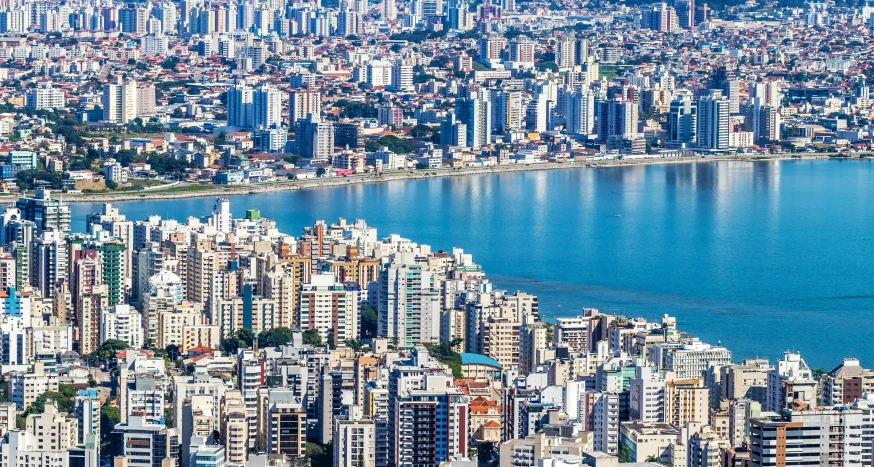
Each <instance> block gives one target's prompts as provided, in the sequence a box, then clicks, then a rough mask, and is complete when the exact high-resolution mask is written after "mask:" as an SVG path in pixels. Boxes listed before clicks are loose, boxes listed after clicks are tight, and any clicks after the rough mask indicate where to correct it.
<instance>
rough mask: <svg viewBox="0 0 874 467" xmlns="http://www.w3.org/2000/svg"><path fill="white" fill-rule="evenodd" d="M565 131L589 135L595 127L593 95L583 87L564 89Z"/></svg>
mask: <svg viewBox="0 0 874 467" xmlns="http://www.w3.org/2000/svg"><path fill="white" fill-rule="evenodd" d="M563 98H564V103H563V107H562V108H563V111H564V117H565V131H566V132H567V133H570V134H573V135H589V134H592V133H593V132H594V128H595V96H594V94H592V93H591V92H588V91H587V90H586V89H584V88H583V87H580V88H577V89H576V90H571V89H566V92H565V93H564V95H563Z"/></svg>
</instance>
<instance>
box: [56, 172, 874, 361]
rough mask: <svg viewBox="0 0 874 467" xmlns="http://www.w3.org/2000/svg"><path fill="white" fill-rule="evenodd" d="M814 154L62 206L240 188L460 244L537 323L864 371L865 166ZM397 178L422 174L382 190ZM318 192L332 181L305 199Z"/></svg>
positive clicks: (260, 200)
mask: <svg viewBox="0 0 874 467" xmlns="http://www.w3.org/2000/svg"><path fill="white" fill-rule="evenodd" d="M821 158H822V157H817V156H807V157H803V158H790V157H766V158H764V157H738V158H734V157H730V158H706V159H700V158H696V159H679V160H677V159H656V160H643V161H632V162H622V161H608V162H601V163H594V164H582V163H572V164H545V163H544V164H536V165H534V164H532V165H531V166H520V167H512V166H511V167H510V169H513V170H508V169H504V168H503V167H502V168H498V169H497V170H490V169H485V170H483V169H468V170H462V171H457V172H455V171H446V173H439V171H438V173H439V175H438V176H428V177H423V176H422V175H421V174H420V173H418V174H417V173H413V174H410V173H406V172H402V173H393V174H386V175H385V176H384V177H381V178H380V179H379V180H373V179H372V178H371V177H350V178H351V180H345V179H342V178H339V179H315V180H306V181H303V180H302V181H300V182H298V183H297V184H295V185H296V186H290V187H284V186H278V187H277V186H271V185H280V184H271V185H247V186H241V187H239V189H233V190H221V191H219V190H204V191H199V192H187V193H186V192H182V193H166V194H161V193H148V194H145V197H140V196H138V195H139V194H142V193H137V194H136V195H134V196H133V197H128V198H125V199H114V198H112V199H111V198H109V196H99V195H97V196H95V195H90V196H84V199H77V200H76V201H81V202H77V203H75V204H72V210H73V222H74V225H73V227H74V230H81V229H82V228H84V215H85V214H87V213H89V212H95V211H97V210H99V208H100V203H103V202H110V201H111V202H113V203H116V202H117V203H118V205H117V206H118V208H119V209H120V210H121V212H122V213H123V214H126V215H127V216H128V218H129V219H131V220H140V219H143V218H145V217H146V216H147V215H151V214H156V215H161V216H162V217H164V218H175V219H179V220H183V219H184V218H185V217H187V216H203V215H207V214H208V213H209V210H210V209H211V206H212V201H213V200H212V199H211V198H214V197H216V196H230V195H232V194H233V195H250V196H233V197H231V198H230V199H231V206H232V210H233V212H234V214H235V215H237V216H242V214H243V211H244V210H245V209H249V208H254V209H260V210H261V212H262V215H264V216H265V217H272V218H275V219H276V220H277V225H278V227H279V228H280V230H282V231H284V232H288V233H290V234H293V235H297V234H299V232H300V229H301V227H303V226H305V225H308V224H311V223H312V221H313V220H315V219H325V220H326V221H329V222H330V221H335V220H336V219H337V217H344V218H347V219H355V218H363V219H365V220H366V221H367V222H368V223H369V224H370V225H373V226H374V227H376V228H377V229H378V232H379V235H380V236H385V235H388V234H389V233H399V234H400V235H402V236H404V237H406V238H410V239H411V240H413V241H415V242H420V243H426V244H430V245H432V247H433V248H434V250H435V251H436V250H438V249H443V250H446V249H448V248H451V247H459V248H463V249H464V250H465V251H466V252H468V253H471V254H473V258H474V260H475V261H476V262H478V263H479V264H482V265H483V268H484V270H485V271H486V273H487V277H489V278H490V279H491V281H492V282H494V283H495V285H496V286H497V287H500V288H505V289H507V290H511V291H512V290H517V289H518V290H523V291H526V292H529V293H532V294H535V295H538V297H539V298H540V303H541V306H540V307H541V314H542V315H543V317H544V318H545V319H547V320H553V319H554V318H556V317H560V316H571V315H575V314H578V313H579V312H580V310H581V308H582V307H584V306H585V307H593V308H599V309H601V311H602V312H606V313H622V314H625V315H628V316H643V317H645V318H647V319H650V320H658V319H659V318H660V317H661V315H662V314H665V313H667V314H671V315H674V316H676V317H677V318H678V326H679V328H680V329H681V330H684V331H687V332H689V333H690V334H691V335H693V336H697V337H700V338H701V339H702V340H704V341H708V342H710V343H713V344H716V343H718V342H720V341H721V343H722V345H724V346H726V347H728V348H729V349H731V350H732V351H733V353H734V356H735V360H740V359H742V358H749V357H756V356H760V357H769V358H771V359H772V360H773V359H774V358H776V357H781V356H782V352H783V351H784V350H787V349H794V350H800V351H801V352H802V356H804V357H805V358H806V359H807V360H808V361H809V362H810V364H811V365H812V366H815V367H819V366H822V367H829V368H830V367H832V366H834V365H836V364H838V363H839V362H840V358H841V357H848V356H855V357H858V358H860V359H861V360H862V363H863V365H864V364H865V362H866V360H867V361H869V362H870V361H872V360H874V349H867V348H866V347H865V346H861V345H859V344H860V343H861V342H864V339H865V338H866V337H865V333H864V332H863V329H865V328H866V327H865V323H866V322H867V318H866V316H867V315H868V314H870V310H871V309H874V286H872V285H871V284H868V282H870V281H868V280H867V279H866V278H870V277H871V275H874V267H872V265H871V264H869V263H871V262H870V260H869V258H871V257H874V242H870V241H869V240H871V239H874V208H872V207H869V206H868V203H867V200H868V199H874V166H872V165H871V164H867V163H859V161H858V160H855V161H853V162H850V161H846V158H839V161H813V160H810V159H821ZM789 159H791V161H790V160H789ZM799 159H801V160H799ZM727 161H730V162H727ZM845 161H846V162H850V163H841V162H845ZM698 162H701V163H700V164H698ZM714 162H719V163H714ZM584 168H593V169H594V168H598V169H600V168H605V169H606V168H610V169H611V170H597V169H596V170H584ZM502 169H504V170H502ZM560 169H566V170H560ZM575 169H578V170H575ZM429 172H432V171H429ZM510 172H515V173H514V174H513V175H512V176H503V175H502V174H505V173H510ZM488 174H496V175H501V176H489V175H488ZM468 175H479V176H468ZM401 180H419V182H417V183H399V182H398V183H390V184H388V183H379V182H384V181H401ZM281 184H286V182H282V183H281ZM289 184H290V183H289ZM255 187H258V189H257V190H256V189H255ZM318 187H333V188H334V189H332V190H311V189H305V188H318ZM343 187H346V188H343ZM869 187H870V189H869ZM261 190H263V191H261ZM283 191H284V192H285V193H283ZM250 192H254V194H252V193H250ZM163 195H170V196H163ZM192 195H197V196H192ZM64 196H65V199H67V198H66V196H67V195H64ZM70 201H73V200H72V199H70ZM142 201H155V202H142ZM159 201H160V202H159ZM88 202H90V203H91V204H87V203H88ZM387 206H389V207H393V208H394V209H387V208H386V207H387ZM835 232H841V234H842V235H840V237H836V236H835ZM789 323H792V324H791V325H790V324H789ZM824 339H828V340H827V341H824Z"/></svg>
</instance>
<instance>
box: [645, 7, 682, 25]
mask: <svg viewBox="0 0 874 467" xmlns="http://www.w3.org/2000/svg"><path fill="white" fill-rule="evenodd" d="M677 24H678V22H677V12H676V11H675V10H674V7H672V6H668V4H667V3H657V4H655V5H650V6H648V7H645V8H642V9H641V11H640V27H641V28H642V29H652V30H653V31H659V32H671V31H673V30H674V29H676V28H677Z"/></svg>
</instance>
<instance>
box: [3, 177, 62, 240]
mask: <svg viewBox="0 0 874 467" xmlns="http://www.w3.org/2000/svg"><path fill="white" fill-rule="evenodd" d="M15 207H16V208H18V210H19V211H20V213H21V219H22V220H25V221H31V222H33V223H34V224H36V234H37V235H39V234H42V233H43V232H44V231H46V230H55V231H57V232H59V233H60V234H65V233H67V232H69V231H70V206H68V205H67V203H65V202H63V201H61V200H59V199H52V197H51V193H50V191H49V190H43V189H39V188H38V189H36V190H34V194H33V197H26V196H23V197H21V198H18V201H16V202H15Z"/></svg>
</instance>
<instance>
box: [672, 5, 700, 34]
mask: <svg viewBox="0 0 874 467" xmlns="http://www.w3.org/2000/svg"><path fill="white" fill-rule="evenodd" d="M674 10H675V11H676V12H677V26H679V27H681V28H683V29H692V28H693V27H695V0H677V1H675V2H674Z"/></svg>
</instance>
